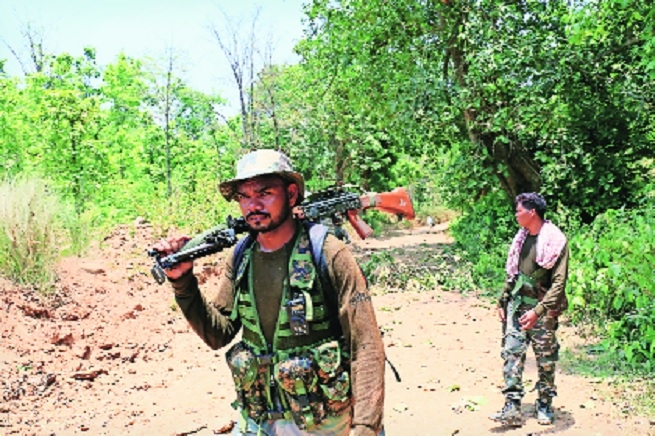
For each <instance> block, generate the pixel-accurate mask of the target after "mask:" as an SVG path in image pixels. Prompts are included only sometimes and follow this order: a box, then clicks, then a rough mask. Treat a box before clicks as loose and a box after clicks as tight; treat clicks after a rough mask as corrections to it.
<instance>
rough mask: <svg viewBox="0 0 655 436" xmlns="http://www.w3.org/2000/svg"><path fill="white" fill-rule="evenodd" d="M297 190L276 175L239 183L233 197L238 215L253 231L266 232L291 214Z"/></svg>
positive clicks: (276, 226) (273, 228)
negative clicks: (237, 207)
mask: <svg viewBox="0 0 655 436" xmlns="http://www.w3.org/2000/svg"><path fill="white" fill-rule="evenodd" d="M294 194H297V187H296V185H294V184H291V185H289V186H287V187H285V182H284V180H282V178H280V177H277V176H261V177H255V178H253V179H249V180H246V181H244V182H242V183H241V184H239V186H238V187H237V193H236V195H235V198H236V200H237V202H238V203H239V207H240V208H241V214H242V215H243V216H244V218H245V219H246V222H247V223H248V225H249V226H250V227H251V228H252V229H253V230H255V231H258V232H261V233H266V232H270V231H271V230H275V229H276V228H278V227H279V226H280V225H281V224H282V223H283V222H285V221H286V220H287V219H288V218H289V216H290V214H291V200H294V201H295V198H294Z"/></svg>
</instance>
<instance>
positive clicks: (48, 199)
mask: <svg viewBox="0 0 655 436" xmlns="http://www.w3.org/2000/svg"><path fill="white" fill-rule="evenodd" d="M63 209H64V207H63V205H62V202H61V200H60V199H59V198H58V197H57V196H56V195H55V194H54V193H53V192H52V191H51V190H50V189H49V187H48V186H47V185H46V184H45V183H44V182H43V181H42V180H39V179H35V178H29V179H28V178H18V179H15V180H6V181H4V182H2V184H0V273H2V275H4V276H5V277H7V278H9V279H10V280H13V281H14V282H16V283H19V284H22V285H30V286H34V287H36V288H39V289H41V290H44V291H47V290H48V289H49V288H50V287H51V285H52V284H53V283H54V280H55V271H54V265H55V262H56V260H57V259H58V256H59V250H60V245H61V243H62V241H63V240H64V229H63V226H62V223H61V222H60V221H59V219H58V215H59V214H60V213H61V212H62V211H63Z"/></svg>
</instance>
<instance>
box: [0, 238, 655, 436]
mask: <svg viewBox="0 0 655 436" xmlns="http://www.w3.org/2000/svg"><path fill="white" fill-rule="evenodd" d="M441 230H442V229H438V228H437V229H425V228H418V229H413V230H411V231H407V232H405V233H404V234H402V235H400V236H396V237H393V238H382V239H380V240H375V241H366V242H358V247H359V248H358V250H381V249H385V248H388V247H396V248H399V247H400V248H402V247H408V248H409V247H413V249H416V247H417V246H419V245H420V246H421V247H424V248H423V249H426V250H428V249H431V248H430V247H432V244H439V243H444V242H448V241H449V239H448V237H447V236H446V235H445V234H444V233H443V231H441ZM153 241H154V238H153V236H152V231H151V229H149V228H148V227H147V226H145V225H140V226H137V225H135V226H134V227H132V226H125V227H122V228H119V229H117V230H116V232H115V233H114V234H113V235H111V237H109V238H107V239H106V241H105V242H104V243H103V246H102V251H101V252H100V255H98V256H96V257H94V258H85V259H67V260H65V261H64V262H62V265H61V271H60V277H61V282H60V284H59V286H58V288H59V293H58V297H56V298H55V299H54V301H56V302H57V304H56V305H53V304H46V303H44V302H43V301H42V300H41V299H39V298H37V297H36V296H35V295H33V294H32V293H29V292H25V291H20V290H18V289H16V288H14V287H12V286H10V285H9V284H8V283H6V282H1V283H0V286H2V295H1V299H0V324H1V326H2V327H0V328H1V331H2V337H1V340H2V342H1V343H0V378H1V379H2V395H3V402H2V405H1V406H0V433H2V434H5V435H32V434H33V435H77V434H88V435H119V434H120V435H192V434H193V435H199V436H204V435H212V434H218V432H219V430H220V429H221V428H223V427H226V426H229V425H230V424H231V422H232V420H233V419H234V418H235V415H234V412H233V411H232V409H231V408H230V405H229V404H230V403H231V402H232V400H233V396H234V395H233V388H232V382H231V378H230V376H229V373H228V369H227V367H226V365H225V361H224V356H223V355H224V352H223V351H212V350H210V349H209V348H207V347H206V346H205V345H204V344H203V343H202V342H201V341H200V339H199V338H198V337H197V336H196V335H195V334H194V333H193V332H191V331H190V330H189V328H188V326H187V324H186V321H185V320H184V318H183V316H182V315H181V314H180V312H179V310H176V307H175V304H174V300H173V298H172V294H171V291H170V289H169V288H168V287H167V286H158V285H156V284H154V283H153V281H152V279H151V277H150V276H149V272H148V270H149V267H150V261H149V259H147V258H146V256H144V250H145V248H147V247H148V246H149V245H150V244H151V243H152V242H153ZM214 260H215V259H214ZM207 262H209V260H207ZM196 271H197V272H202V275H203V276H204V277H205V279H206V280H207V283H206V287H207V288H211V283H213V281H214V280H216V276H215V273H216V271H215V268H213V266H212V265H211V264H208V265H206V267H203V266H202V265H199V266H198V267H196ZM373 301H374V305H375V307H376V310H377V314H378V321H379V324H380V325H381V327H382V329H383V330H384V332H385V335H384V341H385V344H386V350H387V354H388V357H389V359H390V360H391V362H392V363H393V365H394V366H395V367H396V368H397V370H398V371H399V373H400V376H401V378H402V381H400V382H397V381H396V380H395V379H394V377H393V373H392V371H391V370H388V371H387V380H386V383H387V400H386V407H385V421H386V429H387V435H390V436H393V435H403V436H404V435H410V436H413V435H421V436H422V435H485V434H496V433H501V434H507V435H527V434H532V435H536V434H550V433H557V434H563V435H649V434H653V435H655V425H651V423H650V422H649V420H648V419H647V418H643V417H634V416H625V415H624V414H621V412H620V410H619V407H618V406H617V405H616V404H614V401H613V400H612V399H611V397H607V395H608V394H611V391H610V390H609V388H608V386H607V383H606V382H604V381H601V380H591V379H584V378H581V377H577V376H572V375H566V374H562V373H559V374H558V376H557V377H558V378H557V382H558V386H559V396H558V397H557V398H556V401H555V406H556V417H557V421H556V424H555V425H554V426H550V427H543V426H539V425H537V423H536V421H535V420H534V419H533V418H531V414H532V412H533V402H534V400H535V398H536V393H535V392H530V393H529V394H528V396H527V397H526V398H525V401H524V405H523V411H524V414H525V416H526V419H527V424H526V425H525V426H524V427H523V428H520V429H507V428H504V427H501V426H498V425H497V424H496V423H494V422H492V421H490V420H488V418H487V417H488V415H490V414H492V413H493V412H495V411H496V410H498V409H499V408H500V407H502V403H503V398H502V396H501V394H500V392H499V388H500V386H501V383H502V378H501V364H502V362H501V359H500V356H499V347H500V344H499V329H500V326H499V323H498V321H497V319H496V318H495V315H494V312H493V310H492V309H491V307H490V305H489V303H486V302H484V301H482V300H478V299H477V298H475V297H462V296H461V295H460V294H456V293H448V292H443V291H440V290H438V289H434V290H432V291H429V292H420V293H419V292H402V293H387V294H382V293H377V294H376V295H374V299H373ZM574 336H575V332H574V331H573V330H572V328H571V327H567V326H564V327H563V328H562V330H561V333H560V339H561V342H562V346H563V347H564V348H566V347H567V346H571V344H573V343H574V342H575V341H573V340H572V339H573V338H574ZM535 377H536V369H535V366H534V358H533V355H532V354H530V355H529V357H528V365H527V369H526V379H527V381H528V385H529V386H531V385H532V384H533V383H534V380H535Z"/></svg>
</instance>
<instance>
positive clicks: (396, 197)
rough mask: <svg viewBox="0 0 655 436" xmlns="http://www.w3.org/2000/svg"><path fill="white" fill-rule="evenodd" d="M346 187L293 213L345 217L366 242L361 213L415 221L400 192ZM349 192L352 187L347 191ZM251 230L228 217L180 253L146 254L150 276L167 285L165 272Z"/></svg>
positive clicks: (328, 191)
mask: <svg viewBox="0 0 655 436" xmlns="http://www.w3.org/2000/svg"><path fill="white" fill-rule="evenodd" d="M347 188H348V187H347V186H341V187H332V188H328V189H325V190H322V191H319V192H316V193H314V194H312V195H310V196H309V197H308V198H307V199H305V201H303V202H302V204H300V205H299V206H298V207H297V208H295V209H296V212H297V213H298V212H299V213H301V214H303V215H304V219H308V220H310V221H320V220H321V219H323V218H328V217H329V218H333V219H334V217H335V216H339V215H344V214H345V215H346V217H347V218H348V221H349V222H350V224H351V225H352V226H353V228H354V229H355V231H356V232H357V234H358V235H359V237H360V238H362V239H366V238H367V237H369V236H371V235H372V234H373V230H372V229H371V227H370V226H369V225H368V224H366V222H364V220H363V219H362V218H361V217H360V216H359V215H358V213H359V211H360V210H366V209H377V210H380V211H383V212H387V213H393V214H396V215H398V216H402V217H404V218H407V219H413V218H414V208H413V206H412V201H411V199H410V198H409V195H408V194H407V191H405V190H404V189H403V188H396V189H394V190H393V191H391V192H382V193H367V194H363V195H360V194H358V193H355V192H352V191H348V190H347ZM350 188H352V187H350ZM249 230H250V227H249V226H248V224H247V223H246V221H245V219H244V218H236V219H235V218H232V217H228V219H227V223H226V225H219V226H216V227H213V228H211V229H209V230H207V231H205V232H203V233H201V234H200V235H198V236H196V237H195V238H193V239H191V240H190V241H189V242H187V243H186V244H185V245H184V246H183V247H182V249H181V250H180V251H178V252H176V253H172V254H169V255H168V256H164V255H163V253H161V252H159V251H158V250H155V249H152V250H148V255H149V256H151V257H153V258H154V259H155V265H154V266H153V267H152V269H151V270H150V272H151V273H152V276H153V277H154V278H155V280H156V281H157V283H159V284H162V283H164V282H165V281H166V273H165V272H164V270H165V269H169V268H173V267H175V266H177V265H179V264H180V263H182V262H188V261H190V260H194V259H198V258H201V257H204V256H208V255H210V254H214V253H218V252H220V251H223V250H224V249H226V248H229V247H231V246H233V245H235V244H236V243H237V241H238V238H237V235H238V234H241V233H246V232H248V231H249Z"/></svg>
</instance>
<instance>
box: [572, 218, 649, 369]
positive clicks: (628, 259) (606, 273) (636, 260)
mask: <svg viewBox="0 0 655 436" xmlns="http://www.w3.org/2000/svg"><path fill="white" fill-rule="evenodd" d="M653 241H655V210H654V209H653V207H652V206H649V207H647V208H645V209H641V210H608V211H607V212H605V213H603V214H601V215H599V216H598V217H596V219H595V220H594V222H593V223H591V224H590V225H589V226H585V227H582V228H581V229H580V231H579V232H578V233H577V234H576V235H575V236H574V237H573V238H572V239H571V259H572V262H571V273H570V276H569V284H568V289H569V295H570V296H571V297H570V301H571V314H572V317H573V320H574V321H575V322H592V323H594V324H595V325H597V326H598V327H599V328H600V329H601V331H602V332H603V333H604V334H605V335H606V337H607V340H608V341H609V342H608V345H609V346H610V347H611V348H613V349H616V350H618V351H620V352H621V354H623V355H624V356H625V358H626V359H627V361H628V362H631V363H633V364H641V363H644V362H650V363H651V364H652V363H655V327H653V326H654V325H655V302H654V301H653V289H655V274H654V273H653V265H655V251H654V249H653V248H654V242H653Z"/></svg>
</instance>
